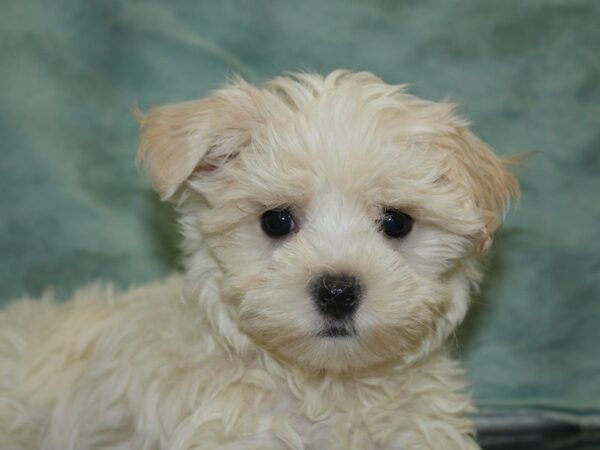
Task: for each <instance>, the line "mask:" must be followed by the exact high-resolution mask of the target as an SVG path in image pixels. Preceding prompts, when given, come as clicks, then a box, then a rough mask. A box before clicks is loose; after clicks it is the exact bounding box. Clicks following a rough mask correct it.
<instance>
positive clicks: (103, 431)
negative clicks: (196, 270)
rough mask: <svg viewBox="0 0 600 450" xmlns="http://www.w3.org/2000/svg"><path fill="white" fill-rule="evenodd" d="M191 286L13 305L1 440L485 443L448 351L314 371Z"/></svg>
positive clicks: (167, 444) (95, 291)
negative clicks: (187, 292) (263, 341)
mask: <svg viewBox="0 0 600 450" xmlns="http://www.w3.org/2000/svg"><path fill="white" fill-rule="evenodd" d="M181 285H182V283H181V280H180V279H179V278H173V279H170V280H169V281H167V282H165V283H161V284H152V285H148V286H144V287H140V288H136V289H132V290H130V291H129V292H127V293H122V294H115V293H114V292H113V291H112V290H111V289H101V288H99V287H95V288H87V289H84V290H81V291H79V292H78V293H77V294H76V295H75V296H74V298H73V299H72V300H71V301H70V302H69V303H67V304H64V305H56V304H51V303H48V302H45V303H43V304H39V303H38V302H36V301H26V302H21V303H17V304H15V305H14V306H12V307H11V308H10V309H9V311H7V312H6V313H5V314H4V315H3V317H2V320H1V322H0V329H1V330H2V335H1V336H2V337H1V339H0V343H1V353H0V357H1V358H2V361H3V364H2V370H3V374H2V380H1V384H0V386H1V390H0V400H1V403H0V405H1V407H0V413H1V415H0V420H1V423H0V427H1V428H0V448H3V449H5V448H6V449H34V448H43V449H63V450H71V449H72V450H88V449H90V450H91V449H104V448H105V449H162V448H165V449H166V448H168V449H173V450H174V449H215V448H232V449H234V448H235V449H284V448H291V449H300V448H306V449H361V450H362V449H370V448H386V449H388V448H389V449H407V448H432V449H442V448H443V449H454V448H456V449H460V448H477V447H476V446H475V444H474V443H473V442H472V441H471V440H470V438H469V437H468V436H469V435H472V433H473V428H472V424H471V422H470V420H467V419H466V418H465V417H464V415H465V413H467V412H468V411H470V402H469V400H468V399H467V398H466V397H464V396H463V395H462V394H461V393H460V391H461V390H462V389H463V380H462V372H461V370H460V369H459V368H458V367H457V365H456V363H455V362H453V361H451V360H449V359H448V358H447V357H446V356H445V355H444V354H443V353H442V352H436V353H435V354H432V355H430V356H429V357H428V358H426V359H425V360H423V361H420V362H418V363H415V364H413V365H411V366H409V367H398V366H393V365H391V366H383V367H380V368H378V369H374V370H369V371H364V372H362V373H357V374H345V375H339V376H331V375H327V374H324V373H320V372H306V371H302V370H299V369H298V368H295V367H293V366H289V365H286V364H282V363H281V362H278V361H276V360H274V359H273V358H272V357H271V356H270V355H269V354H268V353H267V352H265V351H263V350H261V349H260V348H257V347H256V346H254V345H252V344H250V343H249V342H247V339H246V338H245V337H244V336H241V335H231V334H229V333H228V335H227V336H221V335H218V334H217V333H216V331H215V329H214V328H213V327H212V326H211V324H209V323H208V322H207V321H206V320H205V319H202V318H201V316H199V315H198V313H197V304H191V303H190V302H188V301H185V300H184V298H185V296H183V295H182V292H181V290H180V288H181ZM204 295H206V296H210V293H208V292H205V293H204ZM200 301H201V302H206V303H205V304H209V303H210V302H211V301H217V299H209V298H204V297H200ZM225 320H226V319H225ZM222 326H225V327H228V324H222ZM227 341H229V342H228V343H226V342H227Z"/></svg>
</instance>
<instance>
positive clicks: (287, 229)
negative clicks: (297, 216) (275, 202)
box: [260, 209, 296, 237]
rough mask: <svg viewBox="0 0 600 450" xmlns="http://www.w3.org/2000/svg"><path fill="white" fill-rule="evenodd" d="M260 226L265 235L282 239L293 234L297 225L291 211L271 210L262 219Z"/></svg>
mask: <svg viewBox="0 0 600 450" xmlns="http://www.w3.org/2000/svg"><path fill="white" fill-rule="evenodd" d="M260 226H261V228H262V230H263V231H264V232H265V234H267V235H269V236H271V237H281V236H285V235H286V234H289V233H291V232H292V230H293V229H294V228H295V226H296V224H295V222H294V216H292V213H291V212H290V210H289V209H270V210H269V211H267V212H265V213H264V214H263V215H262V217H261V218H260Z"/></svg>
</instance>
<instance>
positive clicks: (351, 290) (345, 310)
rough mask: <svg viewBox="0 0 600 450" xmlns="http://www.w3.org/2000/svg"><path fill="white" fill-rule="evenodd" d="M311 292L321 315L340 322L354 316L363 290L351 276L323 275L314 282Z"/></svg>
mask: <svg viewBox="0 0 600 450" xmlns="http://www.w3.org/2000/svg"><path fill="white" fill-rule="evenodd" d="M311 291H312V292H311V293H312V297H313V299H314V301H315V303H316V305H317V307H318V308H319V311H320V312H321V314H323V315H324V316H326V317H328V318H331V319H335V320H338V321H339V320H343V319H346V318H348V317H350V316H352V314H354V312H355V311H356V309H357V308H358V305H359V303H360V298H361V291H362V289H361V286H360V283H359V282H358V280H357V279H356V278H355V277H353V276H351V275H323V276H321V277H319V278H317V279H315V280H314V281H313V283H312V288H311Z"/></svg>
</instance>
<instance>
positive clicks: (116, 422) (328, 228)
mask: <svg viewBox="0 0 600 450" xmlns="http://www.w3.org/2000/svg"><path fill="white" fill-rule="evenodd" d="M140 121H141V129H142V136H141V143H140V152H139V161H140V162H143V163H145V164H146V166H147V168H148V172H149V174H150V178H151V180H152V183H153V185H154V186H155V188H156V190H157V192H158V193H159V195H160V196H161V198H163V199H164V200H170V201H173V202H174V203H175V205H176V207H177V209H178V211H179V213H180V217H181V219H180V224H181V229H182V233H183V235H184V253H185V261H186V264H185V265H186V271H185V275H184V276H183V277H172V278H170V279H169V280H167V281H165V282H162V283H157V284H150V285H146V286H142V287H137V288H133V289H130V290H129V291H127V292H124V293H116V292H115V291H114V290H113V289H111V288H106V287H105V288H102V287H97V286H96V287H89V288H86V289H83V290H81V291H78V292H77V293H76V294H75V295H74V296H73V299H71V300H70V301H68V302H66V303H64V304H57V303H54V302H52V301H51V300H50V299H44V300H42V301H36V300H27V299H25V300H21V301H18V302H15V303H14V304H13V305H11V306H10V307H9V308H8V309H7V310H6V311H4V312H3V313H2V314H1V315H0V363H1V364H0V447H1V448H14V449H31V448H41V449H46V450H51V449H55V450H58V449H60V450H75V449H77V450H87V449H147V450H150V449H171V450H180V449H215V448H223V449H253V448H254V449H284V448H288V449H448V450H451V449H476V448H478V447H477V444H476V443H475V441H474V438H473V434H474V429H473V425H472V423H471V420H470V419H469V418H468V417H467V413H468V412H470V411H472V410H473V409H472V404H471V401H470V399H469V397H468V395H467V394H466V393H465V382H464V377H463V373H462V370H461V369H460V367H459V365H458V364H457V363H456V362H454V361H452V360H451V359H450V358H449V357H448V356H447V350H446V348H445V346H444V342H445V340H446V338H447V337H448V336H449V335H450V334H451V333H452V332H453V331H454V329H455V328H456V326H457V325H458V324H459V323H460V322H461V321H462V319H463V318H464V315H465V313H466V311H467V307H468V298H469V292H470V290H472V289H473V287H475V286H476V285H477V283H478V282H479V281H480V278H481V270H480V262H481V259H482V257H483V255H484V254H485V253H486V252H487V250H488V249H489V247H490V245H491V242H492V237H493V234H494V232H495V231H496V229H497V228H498V226H499V224H500V222H501V219H502V216H503V214H504V212H505V210H506V208H507V207H508V204H509V200H510V199H511V198H514V197H515V196H516V195H517V183H516V180H515V179H514V177H513V176H512V175H511V174H510V173H509V171H508V170H507V162H506V161H503V160H501V159H500V158H498V157H497V156H495V155H494V153H493V152H492V151H491V150H490V149H489V147H487V146H486V145H485V144H484V143H483V142H482V141H481V140H479V139H478V138H477V137H475V136H474V135H473V134H472V133H471V132H470V131H469V129H468V127H467V125H468V124H467V122H466V121H465V120H464V119H463V118H461V117H459V116H457V115H456V113H455V108H454V106H453V105H450V104H446V103H434V102H428V101H425V100H422V99H419V98H417V97H415V96H412V95H410V94H408V93H406V91H405V87H404V86H389V85H387V84H385V83H383V82H382V81H381V80H380V79H378V78H377V77H375V76H374V75H372V74H369V73H350V72H345V71H336V72H333V73H332V74H330V75H328V76H326V77H321V76H318V75H313V74H299V75H295V76H290V77H281V78H276V79H274V80H271V81H269V82H267V83H266V84H265V85H264V86H262V87H255V86H252V85H250V84H248V83H246V82H244V81H243V80H241V79H235V80H233V81H232V82H231V83H229V84H228V85H226V86H224V87H222V88H220V89H218V90H217V91H216V92H214V93H213V94H212V95H211V96H209V97H207V98H206V99H203V100H198V101H193V102H186V103H180V104H175V105H169V106H163V107H159V108H155V109H153V110H151V111H149V112H148V113H147V114H145V115H143V114H140ZM281 206H286V207H289V208H290V209H291V210H292V211H293V212H294V215H295V217H296V221H297V227H296V230H295V233H293V234H292V235H290V236H288V237H286V238H283V239H278V240H274V239H272V238H269V237H267V236H266V235H264V233H262V231H261V229H260V225H259V218H260V216H261V214H262V213H263V212H264V211H265V210H268V209H270V208H274V207H281ZM386 207H394V208H397V209H401V210H402V211H405V212H407V213H409V214H410V215H411V216H412V217H413V218H414V221H415V222H414V229H413V230H412V232H411V233H410V234H409V235H408V236H407V237H405V238H403V239H401V240H397V241H392V240H390V239H387V238H385V236H383V235H382V234H381V232H380V230H379V228H378V225H377V223H378V222H377V221H378V217H379V215H380V214H381V210H382V208H386ZM327 272H344V273H347V272H349V273H352V274H356V276H357V277H359V278H360V280H361V282H362V283H363V285H364V286H365V287H366V289H365V293H364V298H363V301H362V303H361V305H360V307H359V310H358V311H357V313H356V316H355V321H354V324H353V325H354V327H355V329H356V335H355V336H353V337H347V338H331V337H323V336H322V335H321V334H320V333H319V330H321V329H322V328H323V326H324V324H325V321H326V319H324V318H323V317H321V316H320V315H319V313H318V311H317V310H316V309H315V307H314V306H313V303H312V302H311V299H310V294H309V292H308V289H307V286H308V285H309V283H310V280H311V279H312V278H313V277H314V276H315V275H318V274H321V273H327Z"/></svg>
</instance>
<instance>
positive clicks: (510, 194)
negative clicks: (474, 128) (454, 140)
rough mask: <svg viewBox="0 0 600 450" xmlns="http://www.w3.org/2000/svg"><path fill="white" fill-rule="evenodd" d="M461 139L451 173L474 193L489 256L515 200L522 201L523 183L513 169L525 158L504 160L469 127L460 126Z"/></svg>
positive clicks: (482, 244)
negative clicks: (520, 184) (520, 192)
mask: <svg viewBox="0 0 600 450" xmlns="http://www.w3.org/2000/svg"><path fill="white" fill-rule="evenodd" d="M457 137H458V146H457V147H458V148H457V149H456V153H455V155H454V156H455V157H454V158H452V159H453V163H452V166H453V167H451V171H452V172H454V178H455V180H456V181H458V182H459V183H461V184H463V186H464V187H465V189H466V191H467V192H468V193H470V195H471V202H472V203H473V204H474V206H475V207H476V208H477V210H478V211H479V213H480V214H481V217H482V222H483V228H482V230H481V234H480V241H479V250H480V252H481V253H487V252H488V250H489V249H490V247H491V245H492V243H493V238H494V233H495V232H496V230H497V229H498V228H499V227H500V225H501V224H502V220H503V219H504V215H505V214H506V211H507V210H508V207H509V206H510V203H511V200H518V197H519V183H518V182H517V179H516V177H515V176H514V175H513V174H512V173H511V172H510V168H511V166H513V165H515V164H516V163H517V162H518V161H519V160H520V159H521V158H519V157H513V158H500V157H499V156H497V155H496V154H495V153H494V152H493V151H492V149H491V148H490V147H489V146H488V145H487V144H486V143H485V142H483V141H482V140H481V139H479V138H478V137H477V136H475V135H474V134H473V133H472V132H471V131H470V130H469V129H468V128H467V127H460V128H459V129H458V133H457Z"/></svg>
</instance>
